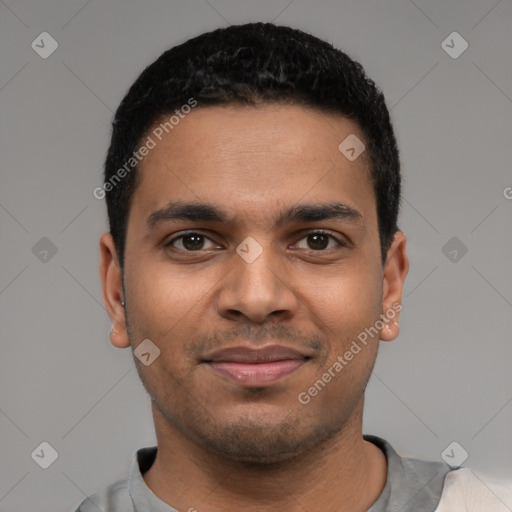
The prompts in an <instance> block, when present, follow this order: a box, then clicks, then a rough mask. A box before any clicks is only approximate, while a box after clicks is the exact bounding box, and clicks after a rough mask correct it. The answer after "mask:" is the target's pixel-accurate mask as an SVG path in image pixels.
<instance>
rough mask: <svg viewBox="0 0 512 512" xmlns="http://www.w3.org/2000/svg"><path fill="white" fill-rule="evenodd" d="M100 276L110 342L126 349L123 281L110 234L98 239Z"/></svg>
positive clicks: (126, 335)
mask: <svg viewBox="0 0 512 512" xmlns="http://www.w3.org/2000/svg"><path fill="white" fill-rule="evenodd" d="M100 275H101V286H102V288H103V302H104V303H105V307H106V309H107V313H108V316H109V317H110V320H112V330H111V331H110V342H111V343H112V345H114V347H118V348H127V347H129V346H130V340H129V338H128V332H127V329H126V317H125V308H124V307H123V305H122V302H123V301H124V297H123V279H122V273H121V267H120V266H119V259H118V257H117V251H116V247H115V244H114V239H113V238H112V235H111V234H110V233H104V234H103V235H102V236H101V238H100Z"/></svg>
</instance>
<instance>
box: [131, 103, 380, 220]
mask: <svg viewBox="0 0 512 512" xmlns="http://www.w3.org/2000/svg"><path fill="white" fill-rule="evenodd" d="M148 133H149V135H150V136H152V138H153V139H155V143H156V145H155V147H154V148H153V149H151V151H150V152H149V154H148V155H147V156H146V157H145V158H144V160H143V161H142V162H141V164H140V166H139V170H138V173H139V180H138V181H139V184H138V187H137V190H136V191H135V194H134V197H133V202H132V211H133V214H134V216H135V215H136V216H137V217H144V218H145V219H146V218H147V217H148V216H150V215H151V213H153V212H154V211H155V210H158V209H162V208H164V207H165V206H166V205H167V204H168V203H169V202H171V201H176V200H179V201H186V202H188V203H190V202H196V203H213V204H217V205H220V206H222V208H223V210H226V211H231V212H232V213H233V215H232V216H233V217H236V216H237V215H239V216H244V215H246V216H248V217H250V218H251V219H252V220H253V221H254V222H267V221H268V220H269V219H270V218H273V219H275V218H276V215H275V213H276V210H279V211H282V209H283V207H285V206H291V205H296V204H300V203H304V204H312V203H318V202H322V203H326V202H329V203H335V202H340V203H343V204H345V205H347V206H349V207H352V208H354V209H355V210H357V211H359V212H361V213H362V215H363V217H364V218H365V221H367V222H368V221H371V220H372V219H371V218H368V219H367V217H372V215H373V213H374V211H375V204H374V203H375V200H374V194H373V189H372V186H371V181H370V179H369V172H368V168H369V162H368V158H367V155H366V152H363V153H362V154H361V155H360V156H359V157H358V158H357V159H356V160H354V161H350V160H349V159H348V158H347V157H346V156H344V154H343V153H342V152H341V151H340V150H339V148H338V147H339V145H340V143H342V142H343V141H344V140H345V139H346V138H347V137H349V136H352V137H353V136H354V135H355V136H356V137H357V138H358V139H359V140H360V141H363V142H364V135H363V133H362V131H361V129H360V128H359V126H358V125H357V124H356V123H355V122H353V121H351V120H348V119H346V118H344V117H342V116H340V115H335V114H329V113H325V112H321V111H318V110H316V109H311V108H308V107H300V106H285V105H264V106H259V107H245V106H243V107H238V106H226V107H217V106H216V107H207V108H201V107H198V108H196V109H194V110H192V112H191V113H189V114H187V115H186V116H184V117H183V118H181V119H180V121H179V123H178V124H175V125H174V126H173V128H172V130H169V133H165V132H164V133H163V134H162V135H161V140H158V139H157V138H156V137H155V136H154V135H152V131H151V130H150V131H149V132H148Z"/></svg>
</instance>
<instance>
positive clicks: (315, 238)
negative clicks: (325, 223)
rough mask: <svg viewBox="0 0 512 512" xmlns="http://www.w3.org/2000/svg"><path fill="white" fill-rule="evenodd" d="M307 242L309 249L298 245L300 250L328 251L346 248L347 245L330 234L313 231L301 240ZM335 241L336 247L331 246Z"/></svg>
mask: <svg viewBox="0 0 512 512" xmlns="http://www.w3.org/2000/svg"><path fill="white" fill-rule="evenodd" d="M302 240H306V244H307V245H308V247H304V246H302V247H300V246H299V245H297V246H296V247H298V248H299V249H309V250H313V251H323V250H326V249H332V248H333V247H336V246H341V247H346V246H347V244H345V243H343V242H342V241H341V240H338V239H337V238H336V237H334V236H333V235H331V234H329V233H325V232H323V231H312V232H310V233H308V234H307V235H306V236H305V237H304V238H302V239H301V241H302ZM331 241H333V242H334V245H331V246H329V243H330V242H331Z"/></svg>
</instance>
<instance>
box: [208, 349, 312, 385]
mask: <svg viewBox="0 0 512 512" xmlns="http://www.w3.org/2000/svg"><path fill="white" fill-rule="evenodd" d="M309 359H310V358H309V356H307V355H304V354H302V353H300V352H299V351H297V350H295V349H292V348H289V347H284V346H282V345H267V346H265V347H260V348H250V347H243V346H238V347H230V348H225V349H222V350H218V351H216V352H213V353H211V354H209V355H207V356H206V357H205V359H204V360H203V362H204V363H206V364H207V365H208V366H209V367H210V368H211V369H212V370H213V371H214V372H215V373H217V374H219V375H221V376H224V377H227V378H228V379H230V380H232V381H234V382H236V383H237V384H239V385H243V386H249V387H262V386H268V385H271V384H274V383H276V382H278V381H280V380H281V379H283V378H284V377H286V376H288V375H290V374H291V373H293V372H295V371H296V370H298V369H299V368H300V367H301V366H302V365H304V364H305V363H306V362H307V361H308V360H309Z"/></svg>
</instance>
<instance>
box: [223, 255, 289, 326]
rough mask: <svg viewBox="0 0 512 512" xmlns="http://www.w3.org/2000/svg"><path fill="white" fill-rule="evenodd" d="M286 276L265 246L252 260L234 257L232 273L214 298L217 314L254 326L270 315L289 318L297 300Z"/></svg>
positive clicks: (282, 264)
mask: <svg viewBox="0 0 512 512" xmlns="http://www.w3.org/2000/svg"><path fill="white" fill-rule="evenodd" d="M230 263H231V262H230ZM287 277H288V279H289V276H287V275H286V273H285V269H284V263H283V262H279V261H278V258H277V256H276V255H273V254H272V251H271V249H270V248H268V247H267V248H263V252H262V253H261V254H260V255H259V256H258V257H257V258H256V259H255V260H254V261H250V260H245V259H244V258H242V257H241V256H239V254H238V253H235V254H233V267H232V270H231V271H230V272H229V273H228V274H227V276H226V277H225V279H223V280H222V281H221V287H222V288H221V290H220V292H219V294H218V298H217V308H218V312H219V314H220V315H221V316H223V317H225V318H228V319H231V320H240V319H243V320H244V321H245V322H252V323H256V324H261V323H263V322H265V321H267V320H268V319H269V317H270V316H273V317H277V316H279V317H281V318H283V319H288V318H290V317H291V316H293V315H294V314H295V312H296V310H297V305H298V300H297V297H296V295H295V294H294V292H293V288H292V284H293V283H290V282H288V279H287Z"/></svg>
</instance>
